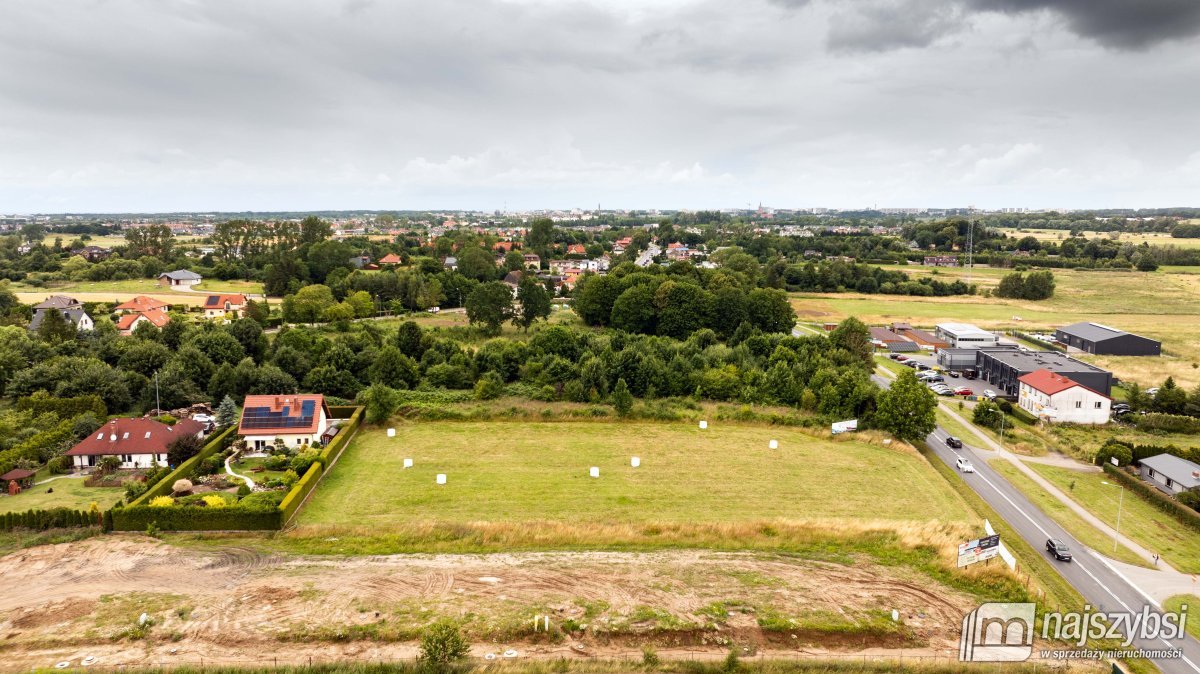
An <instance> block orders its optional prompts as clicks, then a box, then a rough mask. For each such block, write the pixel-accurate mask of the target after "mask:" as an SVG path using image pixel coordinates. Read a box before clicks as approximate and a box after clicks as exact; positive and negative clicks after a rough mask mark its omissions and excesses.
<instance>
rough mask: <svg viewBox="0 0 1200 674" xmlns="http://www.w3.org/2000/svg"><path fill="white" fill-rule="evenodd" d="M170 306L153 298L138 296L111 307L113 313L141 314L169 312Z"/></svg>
mask: <svg viewBox="0 0 1200 674" xmlns="http://www.w3.org/2000/svg"><path fill="white" fill-rule="evenodd" d="M170 310H171V305H170V304H167V303H166V302H164V301H162V300H158V299H154V298H153V297H147V296H145V295H138V296H137V297H135V298H133V299H131V300H129V301H128V302H122V303H120V304H118V305H117V306H115V307H113V312H114V313H118V314H127V313H135V314H136V313H141V312H143V311H170Z"/></svg>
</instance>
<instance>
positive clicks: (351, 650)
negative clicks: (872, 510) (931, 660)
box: [0, 537, 973, 670]
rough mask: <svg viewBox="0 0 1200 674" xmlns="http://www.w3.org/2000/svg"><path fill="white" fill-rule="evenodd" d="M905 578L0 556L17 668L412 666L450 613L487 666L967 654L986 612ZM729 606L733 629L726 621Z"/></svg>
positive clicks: (109, 549)
mask: <svg viewBox="0 0 1200 674" xmlns="http://www.w3.org/2000/svg"><path fill="white" fill-rule="evenodd" d="M897 573H898V572H896V571H894V570H892V569H883V568H879V567H869V568H868V567H855V566H844V565H838V564H828V563H822V562H814V561H810V560H799V559H791V558H786V557H780V556H767V555H752V554H733V553H711V552H704V551H673V552H662V553H645V554H639V553H601V552H593V553H541V554H493V555H482V556H473V555H429V556H424V555H406V556H386V557H384V556H381V557H352V558H322V557H304V558H301V557H283V556H267V555H262V554H259V553H256V552H253V551H249V550H243V549H226V550H222V551H220V552H201V551H193V550H188V549H181V548H175V547H171V546H168V545H165V544H161V543H158V542H155V541H152V540H151V539H144V538H141V537H105V538H103V539H93V540H89V541H84V542H81V543H72V544H65V545H56V546H44V547H38V548H31V549H27V550H22V551H20V552H17V553H14V554H12V555H9V556H7V557H3V558H0V574H2V577H3V578H4V579H5V581H6V582H5V587H6V591H5V592H4V593H0V635H3V640H2V641H0V643H2V644H3V646H0V648H3V650H4V658H3V660H2V661H0V662H2V664H0V667H2V668H3V669H5V670H17V669H26V668H28V667H31V666H39V667H46V666H51V665H53V664H54V663H55V662H58V661H61V660H68V659H73V661H74V662H76V663H77V662H78V660H79V659H80V658H82V657H84V656H85V655H92V656H95V657H96V658H97V662H96V664H97V665H114V664H117V663H125V664H144V665H150V664H158V662H159V661H160V660H161V661H162V662H163V663H164V664H168V665H169V664H172V663H176V664H183V663H184V662H198V661H199V660H200V658H202V657H203V658H204V661H205V662H206V663H214V662H222V661H223V662H229V663H235V662H238V663H245V664H250V663H251V662H256V663H259V664H262V663H270V662H272V661H273V659H274V658H278V661H279V662H281V663H283V662H306V661H307V659H308V658H310V657H311V658H312V659H313V660H314V661H323V660H328V659H333V658H344V659H355V658H358V659H366V658H369V659H374V660H379V659H385V660H386V659H398V658H408V657H412V656H413V655H415V653H416V649H415V644H414V642H413V641H412V638H413V635H415V634H416V633H418V632H419V629H420V626H421V625H423V624H425V623H427V622H428V621H429V620H431V619H432V618H434V617H436V616H439V615H449V616H454V617H458V618H463V617H467V618H468V619H467V621H466V630H467V632H468V634H469V636H471V637H472V642H473V643H474V644H475V646H474V648H473V652H475V653H477V654H479V655H482V654H484V653H486V652H496V653H499V652H502V651H503V650H505V649H507V648H510V647H512V648H516V649H518V650H519V651H521V653H522V655H523V657H530V656H533V657H537V656H559V655H577V656H578V655H581V654H582V655H595V656H606V657H611V656H614V655H620V654H624V653H631V654H632V653H634V652H636V651H637V650H638V648H639V646H640V645H641V644H642V643H647V642H653V643H657V644H658V646H659V650H660V653H662V654H664V655H669V654H671V652H672V649H676V651H678V652H679V653H682V652H684V650H686V651H689V652H697V654H698V656H699V657H704V656H705V655H700V654H699V652H700V651H704V652H705V653H706V654H707V655H712V656H715V657H719V656H720V655H722V654H723V653H724V652H725V651H726V650H727V648H728V644H729V643H731V642H736V643H738V644H752V645H754V646H755V647H757V648H758V649H759V650H760V651H763V650H766V651H776V650H778V651H786V652H791V653H796V652H797V651H803V652H825V651H838V652H845V651H860V650H862V649H863V647H864V646H866V647H868V648H871V647H877V648H885V649H886V648H893V649H894V648H901V647H903V648H905V649H906V650H905V652H906V653H908V654H913V655H916V654H918V653H924V654H937V655H952V654H953V653H954V651H955V648H956V640H957V634H958V626H959V622H960V621H961V618H962V615H963V614H964V613H965V612H966V611H967V610H969V608H970V607H971V605H972V603H973V602H972V601H971V600H970V599H968V598H966V597H963V596H961V595H958V594H956V593H954V592H951V591H930V589H929V585H930V584H929V582H928V581H920V582H912V580H911V579H907V578H904V577H901V576H898V575H896V574H897ZM714 605H721V606H724V607H726V608H727V609H728V615H727V616H719V617H716V618H714V616H713V611H714V609H713V608H712V607H713V606H714ZM893 608H896V609H899V610H900V611H901V614H902V615H903V617H904V618H903V619H904V623H905V625H906V626H908V627H909V628H911V630H912V636H911V637H910V638H903V637H884V638H883V639H881V640H875V641H874V642H873V643H863V642H862V637H858V636H856V637H853V638H847V637H844V636H842V635H836V636H830V635H822V634H816V633H813V632H811V631H805V630H803V629H801V630H794V631H795V632H798V633H797V634H795V635H792V634H788V633H787V630H785V631H782V632H780V631H775V632H764V631H763V630H761V629H759V626H758V625H759V622H758V621H759V619H760V618H761V617H762V616H766V615H773V616H783V617H784V618H783V619H785V620H786V617H788V616H811V615H814V614H821V615H827V616H833V617H835V618H837V617H849V618H852V617H855V616H861V615H863V614H864V612H866V611H877V612H878V611H890V610H891V609H893ZM142 612H146V613H147V614H148V615H149V616H150V617H151V618H152V619H153V620H154V622H155V624H154V626H153V627H152V628H150V629H149V630H148V635H147V636H146V637H145V638H143V639H136V638H134V637H132V636H130V635H129V634H128V632H129V630H130V629H131V628H132V627H134V626H135V624H136V621H137V618H138V616H139V615H140V614H141V613H142ZM542 614H544V615H549V616H550V619H551V623H552V625H554V626H555V627H556V628H557V627H560V626H562V625H563V624H564V623H567V621H574V622H575V623H578V624H584V625H587V629H585V630H584V631H583V632H582V636H578V637H576V638H574V639H572V638H571V637H568V638H566V639H565V640H563V639H559V640H558V641H557V642H554V641H552V640H549V639H547V638H546V636H545V635H544V634H534V633H532V627H531V625H532V618H533V616H534V615H542ZM567 624H570V623H567ZM356 630H357V631H356ZM351 634H356V635H357V636H356V637H352V636H350V635H351ZM172 650H174V651H175V652H174V653H172V652H171V651H172Z"/></svg>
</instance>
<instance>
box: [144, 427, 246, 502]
mask: <svg viewBox="0 0 1200 674" xmlns="http://www.w3.org/2000/svg"><path fill="white" fill-rule="evenodd" d="M236 438H237V426H230V427H229V428H226V429H225V430H223V431H221V432H220V433H218V434H216V435H214V436H213V437H212V439H211V440H209V441H208V444H207V445H204V447H203V448H202V449H201V450H200V453H199V454H197V455H196V456H193V457H192V458H190V459H188V460H187V461H184V462H183V463H181V464H179V467H178V468H176V469H175V470H173V471H171V472H169V473H167V474H166V475H165V476H164V477H163V478H162V479H161V480H159V481H158V482H156V483H154V485H152V486H151V487H150V488H149V489H147V490H146V491H145V492H143V493H142V495H141V496H139V497H137V498H135V499H133V500H132V501H130V502H129V505H130V506H140V505H144V504H146V503H149V502H150V499H152V498H154V497H155V496H170V495H171V489H172V487H173V486H174V484H175V481H176V480H180V479H183V478H190V477H191V476H192V473H194V472H195V470H196V466H197V465H198V464H199V463H200V462H201V461H203V460H205V459H207V458H208V457H210V456H212V455H213V454H216V453H217V452H223V451H225V449H226V448H228V447H229V445H232V444H233V441H234V440H235V439H236Z"/></svg>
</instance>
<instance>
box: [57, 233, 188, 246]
mask: <svg viewBox="0 0 1200 674" xmlns="http://www.w3.org/2000/svg"><path fill="white" fill-rule="evenodd" d="M56 238H57V239H62V242H63V245H64V246H66V245H67V244H69V243H71V242H72V241H74V240H75V239H78V238H80V235H79V234H66V233H64V232H51V233H50V234H47V235H46V238H45V239H42V245H44V246H53V245H54V239H56ZM203 238H204V237H200V236H191V235H184V236H176V237H175V243H176V244H182V245H190V244H195V243H198V242H200V241H201V240H202V239H203ZM85 243H86V245H89V246H100V247H102V248H113V247H115V246H124V245H125V235H124V234H105V235H102V236H96V235H92V237H91V238H90V239H88V240H87V241H86V242H85Z"/></svg>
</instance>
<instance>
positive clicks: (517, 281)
mask: <svg viewBox="0 0 1200 674" xmlns="http://www.w3.org/2000/svg"><path fill="white" fill-rule="evenodd" d="M524 278H525V272H523V271H520V270H517V271H510V272H508V273H507V274H505V275H504V280H503V281H501V283H503V284H504V285H506V286H508V287H509V288H512V292H513V297H516V296H517V288H518V287H519V286H520V285H521V280H522V279H524Z"/></svg>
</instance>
